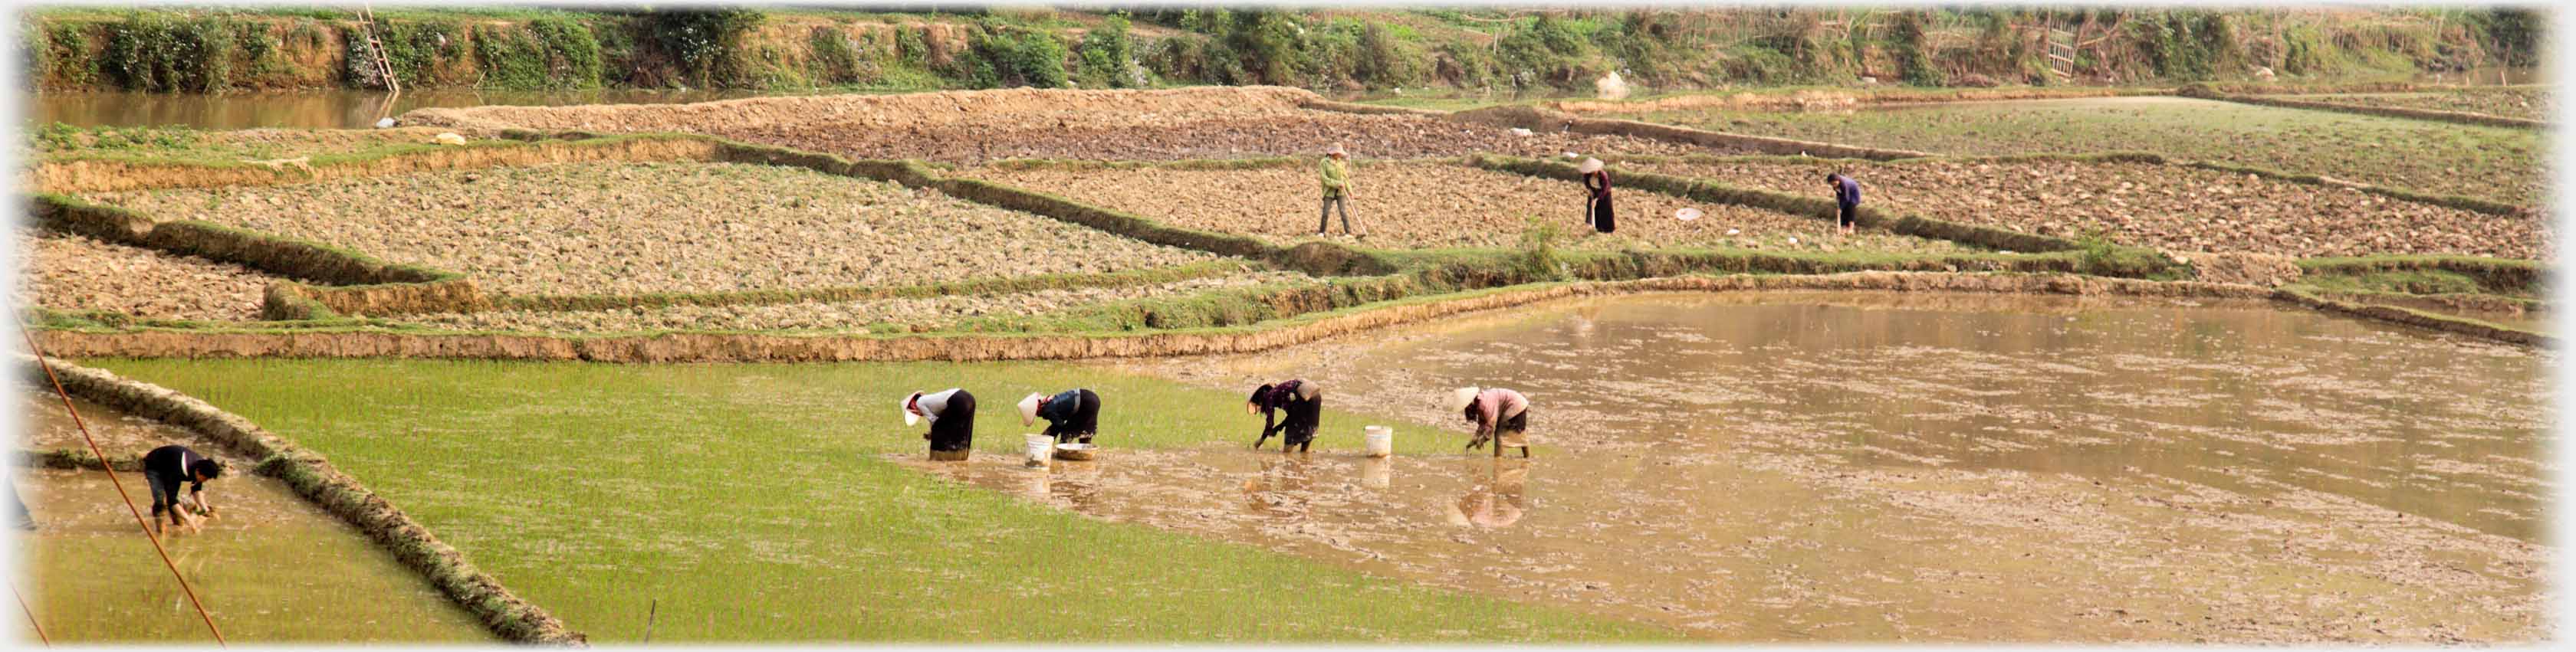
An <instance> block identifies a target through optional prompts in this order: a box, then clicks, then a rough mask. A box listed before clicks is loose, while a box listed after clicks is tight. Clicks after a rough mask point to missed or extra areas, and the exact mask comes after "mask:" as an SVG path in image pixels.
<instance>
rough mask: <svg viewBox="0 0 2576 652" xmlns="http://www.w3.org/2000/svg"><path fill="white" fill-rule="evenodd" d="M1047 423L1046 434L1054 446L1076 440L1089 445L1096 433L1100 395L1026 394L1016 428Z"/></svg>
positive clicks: (1073, 391) (1068, 392)
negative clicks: (1037, 422) (1038, 422)
mask: <svg viewBox="0 0 2576 652" xmlns="http://www.w3.org/2000/svg"><path fill="white" fill-rule="evenodd" d="M1039 418H1045V419H1046V420H1047V429H1046V433H1045V434H1046V435H1047V436H1050V437H1054V438H1055V443H1059V444H1062V443H1065V442H1067V441H1073V440H1078V441H1080V442H1082V443H1085V444H1088V443H1091V436H1092V435H1095V434H1099V433H1100V395H1099V394H1093V393H1091V390H1088V389H1068V390H1064V392H1063V393H1059V394H1056V395H1054V396H1046V395H1042V394H1030V395H1029V397H1028V398H1024V399H1020V425H1023V426H1025V425H1029V424H1031V423H1035V422H1036V421H1037V420H1038V419H1039Z"/></svg>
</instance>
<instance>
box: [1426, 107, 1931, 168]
mask: <svg viewBox="0 0 2576 652" xmlns="http://www.w3.org/2000/svg"><path fill="white" fill-rule="evenodd" d="M1448 119H1450V120H1454V121H1458V122H1467V123H1473V124H1482V125H1489V126H1495V127H1519V128H1522V129H1529V130H1532V131H1571V132H1574V133H1580V134H1595V135H1603V136H1632V137H1636V138H1649V139H1654V140H1661V141H1666V142H1674V143H1684V144H1690V145H1699V146H1703V147H1714V148H1720V149H1729V150H1742V151H1750V152H1760V153H1764V154H1782V155H1804V156H1821V157H1825V158H1859V159H1870V160H1875V161H1889V160H1895V159H1901V158H1921V157H1926V156H1932V155H1933V154H1931V153H1929V152H1917V151H1913V150H1903V149H1882V148H1876V147H1854V146H1850V145H1836V144H1833V143H1820V142H1814V141H1805V140H1793V139H1788V138H1773V137H1769V136H1751V135H1746V134H1732V133H1726V132H1719V131H1708V130H1705V129H1692V128H1689V127H1676V126H1672V125H1663V124H1655V123H1652V122H1638V121H1635V120H1606V119H1601V118H1586V117H1582V116H1577V115H1574V114H1571V113H1565V112H1562V111H1554V110H1549V109H1543V108H1539V107H1534V106H1494V107H1486V108H1482V109H1474V110H1469V111H1460V112H1456V113H1451V114H1449V116H1448Z"/></svg>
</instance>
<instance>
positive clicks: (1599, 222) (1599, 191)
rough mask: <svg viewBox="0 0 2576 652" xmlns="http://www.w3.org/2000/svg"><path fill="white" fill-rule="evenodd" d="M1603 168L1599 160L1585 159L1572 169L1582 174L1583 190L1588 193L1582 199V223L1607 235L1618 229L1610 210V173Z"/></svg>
mask: <svg viewBox="0 0 2576 652" xmlns="http://www.w3.org/2000/svg"><path fill="white" fill-rule="evenodd" d="M1604 167H1606V166H1605V165H1603V164H1602V163H1601V159H1597V158H1586V159H1583V164H1582V165H1577V166H1575V167H1574V169H1575V171H1578V172H1582V173H1583V189H1584V190H1587V191H1590V194H1587V195H1584V198H1583V223H1584V224H1587V225H1590V226H1591V227H1592V230H1594V231H1599V232H1602V233H1609V232H1611V231H1616V230H1618V229H1619V219H1618V215H1617V214H1616V213H1615V212H1614V211H1612V210H1610V172H1609V171H1607V170H1604V169H1603V168H1604Z"/></svg>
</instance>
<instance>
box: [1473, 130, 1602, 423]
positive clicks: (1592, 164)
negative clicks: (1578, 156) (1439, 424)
mask: <svg viewBox="0 0 2576 652" xmlns="http://www.w3.org/2000/svg"><path fill="white" fill-rule="evenodd" d="M1574 169H1575V171H1578V172H1582V173H1584V174H1591V173H1594V172H1600V171H1601V159H1597V158H1587V159H1583V164H1582V165H1577V166H1574ZM1462 409H1463V408H1462Z"/></svg>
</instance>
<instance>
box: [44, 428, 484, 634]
mask: <svg viewBox="0 0 2576 652" xmlns="http://www.w3.org/2000/svg"><path fill="white" fill-rule="evenodd" d="M19 400H20V402H21V403H20V412H19V414H21V415H24V418H26V422H25V424H26V426H27V427H26V428H25V430H24V432H25V433H26V435H25V436H24V437H22V438H21V440H20V442H19V446H20V447H21V448H32V449H38V450H52V449H57V448H71V447H77V446H79V445H80V444H79V442H80V435H79V432H78V431H77V430H76V429H75V428H73V426H72V423H71V417H70V415H69V414H67V413H65V412H64V411H63V408H62V404H61V403H60V402H59V401H58V399H54V398H52V397H51V396H48V395H38V394H33V393H29V392H21V393H20V398H19ZM78 405H79V409H80V411H81V418H83V419H85V420H87V421H88V423H89V426H90V430H91V432H92V433H93V434H95V435H97V436H98V438H99V445H100V447H101V448H103V449H105V450H107V452H108V454H109V455H110V456H112V457H123V456H130V455H133V454H136V453H140V452H142V451H145V450H149V449H151V448H152V447H155V446H159V445H161V444H164V443H181V444H185V445H187V446H189V447H190V448H194V449H196V450H197V451H199V452H203V453H210V454H212V453H217V452H218V449H217V448H216V447H215V446H214V444H213V443H212V442H209V441H205V440H203V439H202V438H199V437H197V436H196V435H195V434H194V433H191V432H188V431H186V430H182V429H178V428H173V427H170V426H168V425H165V424H161V423H159V422H155V421H151V420H147V419H141V418H138V417H133V416H130V415H121V414H117V413H114V412H112V411H109V410H107V409H105V408H102V407H99V406H97V405H94V404H89V403H86V402H81V403H79V404H78ZM216 457H217V459H220V460H222V461H223V462H224V463H226V464H227V465H228V466H229V467H230V470H231V471H232V472H235V473H239V475H238V476H228V477H225V478H222V479H219V480H216V481H215V482H213V483H210V484H208V485H207V493H208V494H209V495H210V496H213V497H214V504H215V505H216V506H217V507H218V508H220V509H221V510H222V512H220V514H219V517H218V518H215V519H213V520H211V521H208V522H207V524H206V528H205V531H204V532H203V533H200V534H173V535H171V536H169V537H167V538H165V539H164V540H163V543H164V545H165V546H166V547H167V548H168V550H169V553H170V556H171V558H172V560H173V561H175V562H177V563H178V566H179V569H180V571H181V572H182V573H184V574H186V575H187V577H188V580H189V582H190V584H191V585H192V586H193V587H194V588H195V589H196V592H197V596H198V598H200V599H202V600H203V601H204V602H205V604H206V608H207V610H208V611H210V612H211V613H212V614H213V616H214V619H215V623H216V625H217V626H219V627H221V628H222V629H223V631H224V636H225V637H226V638H227V639H229V640H232V641H235V642H245V641H309V642H332V643H356V642H375V641H385V642H431V641H436V642H489V641H491V640H492V638H491V636H490V635H489V634H488V633H486V632H485V631H484V630H483V628H482V626H481V625H480V624H478V623H477V622H476V620H475V619H474V617H473V616H472V615H470V614H467V613H465V612H464V610H462V609H458V608H457V607H456V606H455V605H454V604H453V603H450V602H448V601H447V599H446V598H445V597H443V596H441V595H439V593H438V591H437V590H436V589H434V588H431V587H430V585H429V583H428V582H427V581H425V580H422V579H421V578H420V576H419V575H417V574H415V573H413V572H412V571H411V570H410V569H408V568H405V567H403V566H402V565H401V564H399V563H396V562H395V561H394V559H393V557H392V555H390V554H389V553H386V552H385V551H383V550H382V549H379V548H377V547H376V546H375V544H374V543H373V542H371V541H369V540H368V539H367V538H366V537H365V535H362V534H360V533H358V532H357V531H356V530H355V529H353V528H351V527H349V526H348V525H347V524H345V523H342V522H341V521H340V520H339V519H338V518H337V517H334V516H332V515H330V514H329V513H327V512H324V511H322V510H321V509H320V508H318V507H315V506H313V505H312V503H309V502H306V501H305V500H304V499H303V498H302V497H300V496H297V495H295V494H294V492H293V491H292V490H290V489H288V488H287V487H286V486H285V485H284V484H283V483H280V482H278V481H277V480H274V479H271V478H267V477H263V476H257V475H252V474H250V473H248V472H247V471H248V469H249V460H244V459H240V458H237V457H232V456H228V455H216ZM119 479H120V480H122V481H123V483H124V485H125V492H126V495H128V496H131V497H132V498H133V499H134V501H135V506H136V507H137V508H139V509H143V510H146V514H147V515H149V510H150V509H151V508H152V498H151V494H150V493H149V490H148V489H147V488H146V487H147V485H146V483H145V481H144V479H143V476H142V475H141V474H138V473H123V474H120V478H119ZM16 480H17V482H16V483H15V484H16V489H17V491H18V492H19V496H20V497H22V498H24V499H25V500H26V502H27V506H28V508H29V511H31V512H33V513H34V515H35V519H36V523H37V528H36V530H35V531H32V532H21V533H19V534H18V543H19V546H20V550H21V552H22V556H21V557H20V563H21V564H22V565H21V567H20V569H19V573H18V574H17V577H18V582H19V584H18V586H19V587H21V589H22V590H25V591H27V596H28V602H29V604H30V607H31V608H32V609H33V610H34V611H35V617H36V619H37V620H38V622H40V623H42V624H43V626H44V628H45V633H46V634H47V635H48V636H51V637H52V638H53V640H55V641H57V642H64V641H73V642H181V641H189V642H193V641H207V640H209V636H208V634H207V632H206V629H205V624H204V623H203V622H202V621H200V620H199V619H198V617H197V613H196V610H195V609H194V608H192V607H190V606H189V604H188V600H187V597H186V596H185V595H184V594H182V593H181V592H180V590H179V586H178V583H177V582H174V581H172V579H171V577H170V571H169V569H167V568H165V567H163V566H162V564H161V563H160V560H159V559H158V558H157V557H156V556H155V555H154V553H153V551H152V547H151V544H150V543H149V542H147V541H146V540H145V539H143V538H142V536H141V535H140V534H138V532H137V528H136V526H135V525H134V517H133V516H132V514H131V513H130V512H127V511H126V507H125V504H124V503H123V502H120V501H117V500H116V499H115V496H113V495H112V494H113V493H114V492H115V489H114V486H113V485H111V484H110V483H109V481H108V479H107V477H106V476H105V475H103V474H101V473H100V472H98V471H96V470H87V471H70V470H57V469H29V470H27V471H26V472H25V475H24V476H23V477H20V478H16Z"/></svg>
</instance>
